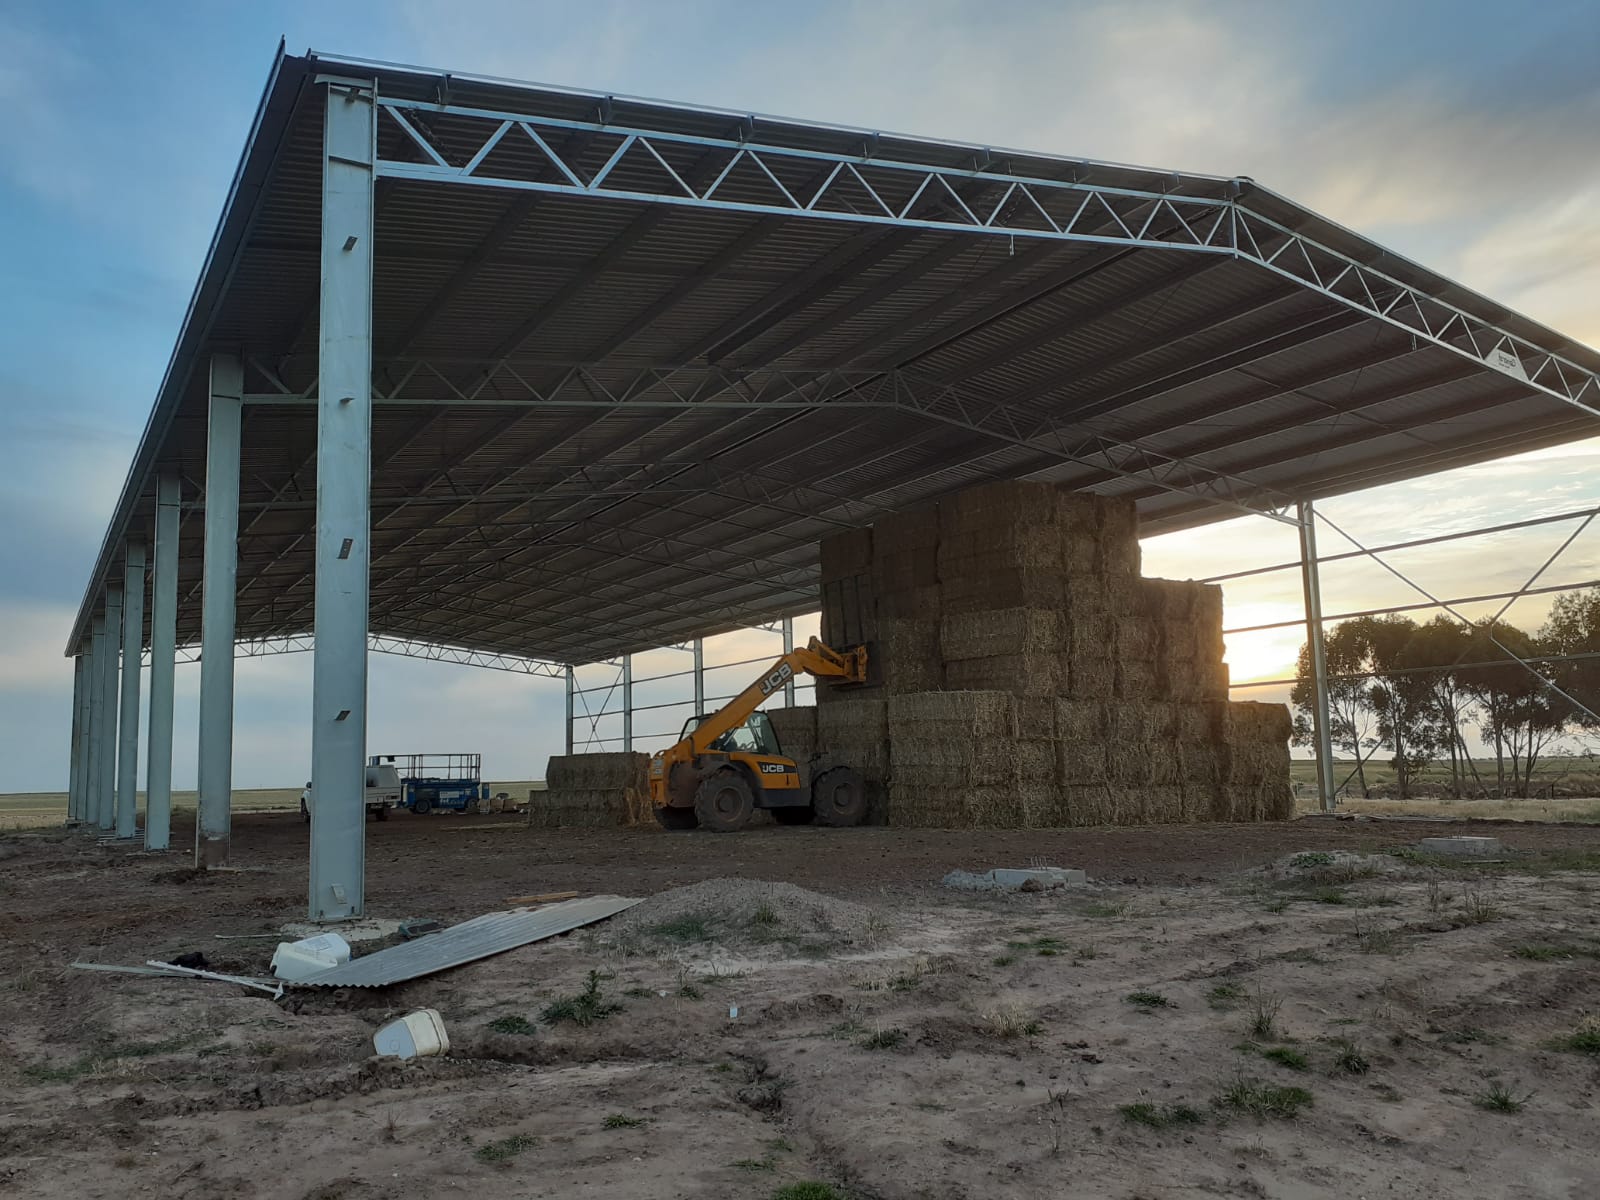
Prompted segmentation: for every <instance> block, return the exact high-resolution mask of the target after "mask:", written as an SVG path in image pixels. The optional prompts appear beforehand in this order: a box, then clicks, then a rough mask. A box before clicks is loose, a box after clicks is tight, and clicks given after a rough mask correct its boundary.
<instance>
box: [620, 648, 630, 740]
mask: <svg viewBox="0 0 1600 1200" xmlns="http://www.w3.org/2000/svg"><path fill="white" fill-rule="evenodd" d="M622 748H623V750H632V749H633V655H631V654H624V655H623V656H622Z"/></svg>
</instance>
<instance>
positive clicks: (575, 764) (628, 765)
mask: <svg viewBox="0 0 1600 1200" xmlns="http://www.w3.org/2000/svg"><path fill="white" fill-rule="evenodd" d="M649 771H650V756H649V755H647V754H640V753H638V752H636V751H623V752H618V753H608V754H556V755H552V756H551V758H550V761H549V762H548V763H547V764H546V766H545V787H544V790H543V791H539V790H534V791H532V792H530V793H529V794H528V824H530V825H536V826H540V827H542V828H546V829H552V828H559V827H564V826H576V827H583V828H599V827H602V826H608V825H609V826H618V825H638V824H642V823H644V822H646V821H649V820H652V819H653V817H652V814H651V811H650V775H649Z"/></svg>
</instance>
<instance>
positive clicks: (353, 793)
mask: <svg viewBox="0 0 1600 1200" xmlns="http://www.w3.org/2000/svg"><path fill="white" fill-rule="evenodd" d="M373 99H374V97H373V90H372V88H371V86H370V85H359V84H352V83H344V82H337V83H329V84H328V85H327V107H326V110H325V113H324V121H323V154H322V299H321V310H320V313H321V315H320V342H319V345H320V354H319V358H318V378H317V543H316V581H315V589H316V591H315V601H314V605H315V608H314V614H315V615H314V628H315V631H316V644H315V646H314V649H313V654H314V656H315V661H314V663H313V666H312V693H311V791H312V798H313V799H312V809H311V873H310V885H309V890H308V904H309V908H310V913H311V919H312V920H314V921H338V920H345V919H348V918H352V917H359V916H361V914H362V912H363V910H364V907H365V895H364V882H365V871H366V815H367V814H366V804H365V802H364V796H363V793H364V789H365V785H366V769H365V763H366V748H367V586H368V580H367V571H368V562H369V559H370V556H371V530H372V520H371V517H372V514H371V508H370V505H371V483H372V480H371V474H372V209H373V169H372V164H373V160H374V158H375V157H376V154H377V138H376V134H375V132H374V119H375V118H374V110H373Z"/></svg>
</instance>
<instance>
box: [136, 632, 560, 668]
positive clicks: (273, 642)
mask: <svg viewBox="0 0 1600 1200" xmlns="http://www.w3.org/2000/svg"><path fill="white" fill-rule="evenodd" d="M315 649H316V638H315V637H314V636H313V635H312V634H309V633H302V634H294V635H291V636H279V637H252V638H243V639H241V640H240V641H238V642H235V643H234V649H233V652H234V656H235V657H237V658H261V657H265V656H267V655H272V654H303V653H305V652H307V651H311V650H315ZM367 649H368V650H372V651H375V652H376V653H378V654H395V655H399V656H401V657H404V658H426V659H432V660H433V661H435V662H449V663H460V664H461V665H463V666H468V667H487V668H489V669H490V670H493V671H510V672H512V673H514V674H518V675H542V676H545V677H546V678H548V679H565V678H566V673H567V668H566V667H565V666H564V665H562V664H561V663H553V662H545V661H543V660H542V659H537V658H525V657H523V656H521V655H517V654H494V653H491V652H488V651H484V650H473V649H469V648H468V647H466V646H449V645H445V644H443V643H440V642H428V641H424V640H422V639H421V638H401V637H390V636H388V635H386V634H376V633H374V634H369V635H368V636H367ZM143 661H144V662H145V663H146V664H148V663H149V661H150V653H149V651H146V652H145V654H144V659H143ZM177 661H178V662H180V663H193V662H199V661H200V646H199V644H198V643H194V644H191V645H187V646H179V647H178V649H177Z"/></svg>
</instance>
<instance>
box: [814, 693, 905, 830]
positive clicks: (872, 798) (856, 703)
mask: <svg viewBox="0 0 1600 1200" xmlns="http://www.w3.org/2000/svg"><path fill="white" fill-rule="evenodd" d="M817 754H818V763H817V765H818V766H819V767H823V766H834V765H838V766H846V767H851V768H853V769H854V770H856V771H859V772H860V773H861V778H862V779H863V781H865V783H866V792H867V824H869V825H882V824H886V823H887V822H888V819H889V791H888V784H889V765H890V764H889V704H888V701H887V700H886V699H882V698H876V697H870V696H860V695H849V694H844V695H841V697H840V698H839V699H836V700H834V701H833V702H832V703H830V704H828V705H825V706H821V707H819V708H818V709H817Z"/></svg>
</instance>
